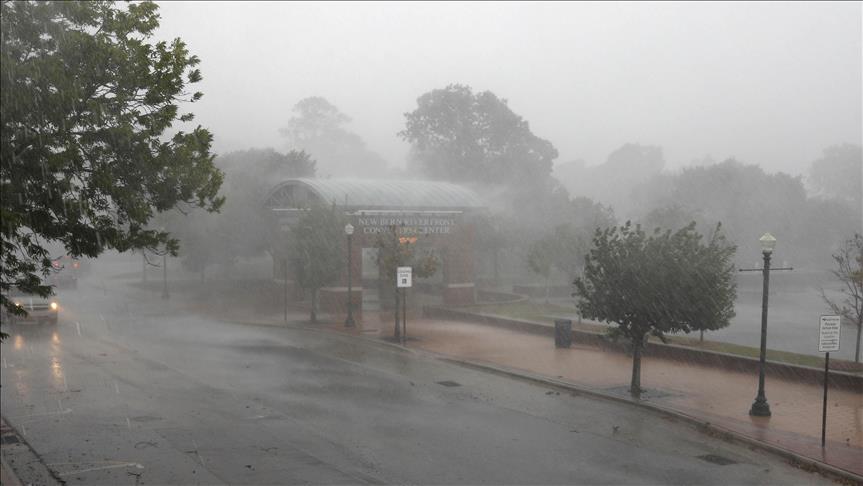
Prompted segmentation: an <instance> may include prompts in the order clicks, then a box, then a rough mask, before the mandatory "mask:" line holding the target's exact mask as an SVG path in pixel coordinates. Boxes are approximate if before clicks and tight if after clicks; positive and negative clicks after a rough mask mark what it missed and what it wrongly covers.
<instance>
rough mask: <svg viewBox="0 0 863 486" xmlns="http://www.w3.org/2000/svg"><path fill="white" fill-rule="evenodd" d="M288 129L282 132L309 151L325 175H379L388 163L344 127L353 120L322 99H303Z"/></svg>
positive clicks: (281, 131) (294, 144) (316, 97)
mask: <svg viewBox="0 0 863 486" xmlns="http://www.w3.org/2000/svg"><path fill="white" fill-rule="evenodd" d="M293 112H294V113H295V114H294V116H292V117H291V119H290V120H288V126H287V128H283V129H281V130H279V133H281V134H282V136H284V137H285V138H287V140H288V144H289V146H290V147H291V148H295V149H302V150H304V151H306V152H309V153H310V154H311V155H313V156H314V157H315V159H316V160H317V161H318V164H319V167H318V172H320V173H321V174H322V175H324V176H327V177H329V176H337V177H344V176H380V175H383V174H384V173H385V172H386V162H385V161H384V160H383V159H382V158H381V156H380V155H378V154H376V153H375V152H373V151H371V150H369V149H368V147H366V143H365V142H364V141H363V139H362V138H361V137H360V136H359V135H357V134H356V133H353V132H351V131H350V130H348V129H347V128H346V127H345V125H346V124H348V123H350V121H351V118H350V117H349V116H347V115H345V114H344V113H342V112H341V111H339V109H338V108H336V107H335V106H333V105H332V104H331V103H330V102H329V101H327V100H326V99H325V98H322V97H320V96H312V97H310V98H305V99H302V100H300V101H299V102H298V103H297V104H296V105H294V108H293Z"/></svg>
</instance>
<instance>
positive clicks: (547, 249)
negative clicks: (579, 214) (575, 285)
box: [528, 224, 597, 281]
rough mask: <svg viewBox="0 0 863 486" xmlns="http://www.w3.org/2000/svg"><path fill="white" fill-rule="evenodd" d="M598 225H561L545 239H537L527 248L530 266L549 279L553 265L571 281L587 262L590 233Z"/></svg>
mask: <svg viewBox="0 0 863 486" xmlns="http://www.w3.org/2000/svg"><path fill="white" fill-rule="evenodd" d="M596 228H597V227H595V226H590V227H584V226H582V227H580V228H578V227H576V226H574V225H572V224H562V225H558V226H557V227H555V228H554V230H553V231H552V232H550V233H548V234H547V235H546V236H545V237H543V238H542V239H539V240H537V241H535V242H534V243H533V244H532V245H531V246H530V249H529V251H528V266H529V267H530V269H531V270H533V271H534V272H536V273H538V274H540V275H542V276H543V277H545V278H546V279H547V278H549V276H550V274H551V270H552V268H555V269H557V270H558V271H560V272H561V273H564V274H565V275H566V276H567V277H568V279H569V280H570V281H571V280H572V279H574V278H575V277H576V275H578V273H579V271H580V270H581V267H582V265H583V264H584V256H585V255H586V254H587V252H588V250H589V248H590V244H591V241H590V234H591V232H593V231H595V229H596Z"/></svg>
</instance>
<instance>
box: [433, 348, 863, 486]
mask: <svg viewBox="0 0 863 486" xmlns="http://www.w3.org/2000/svg"><path fill="white" fill-rule="evenodd" d="M425 352H427V353H429V354H431V355H433V356H436V357H437V358H438V359H440V360H442V361H446V362H449V363H452V364H455V365H459V366H464V367H466V368H472V369H477V370H480V371H487V372H491V373H495V374H499V375H503V376H507V377H510V378H514V379H520V380H526V381H530V382H534V383H538V384H542V385H546V386H552V387H555V388H560V389H563V390H566V391H570V392H575V393H578V394H582V395H590V396H592V397H595V398H600V399H605V400H611V401H614V402H617V403H625V404H629V405H635V406H639V407H642V408H645V409H648V410H651V411H654V412H658V413H661V414H664V415H667V416H670V417H673V418H675V419H679V420H681V421H684V422H686V423H689V424H691V425H694V426H696V428H697V429H699V430H700V431H702V432H708V433H711V434H715V435H718V436H719V437H721V438H723V439H725V440H730V441H736V442H740V443H742V444H745V445H747V446H751V447H755V448H757V449H760V450H762V451H765V452H769V453H772V454H775V455H778V456H780V457H782V458H785V459H787V460H788V461H789V462H790V463H791V464H792V465H795V466H797V467H801V466H803V467H802V468H803V469H813V470H815V471H817V472H819V473H820V474H822V475H825V476H828V477H830V478H831V479H839V480H842V481H849V482H851V483H853V484H861V485H863V476H860V475H857V474H855V473H853V472H851V471H846V470H844V469H841V468H838V467H836V466H833V465H831V464H827V463H825V462H821V461H819V460H817V459H813V458H811V457H807V456H803V455H801V454H798V453H796V452H794V451H790V450H788V449H785V448H784V447H780V446H777V445H774V444H770V443H768V442H762V441H760V440H757V439H753V438H752V437H749V436H747V435H745V434H742V433H740V432H737V431H734V430H731V429H727V428H725V427H723V426H721V425H716V424H713V423H711V422H709V421H706V420H703V419H700V418H698V417H694V416H692V415H689V414H686V413H683V412H680V411H677V410H674V409H671V408H666V407H662V406H659V405H656V404H653V403H649V402H645V401H640V400H635V399H632V398H626V397H621V396H617V395H613V394H610V393H604V392H601V391H598V390H594V389H591V388H587V387H583V386H579V385H576V384H573V383H569V382H566V381H562V380H557V379H554V378H549V377H546V376H542V375H536V374H533V373H530V372H525V371H521V370H514V369H511V368H506V367H502V366H498V365H492V364H488V363H481V362H476V361H470V360H465V359H459V358H452V357H450V356H447V355H442V354H438V353H434V352H430V351H425Z"/></svg>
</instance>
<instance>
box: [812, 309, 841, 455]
mask: <svg viewBox="0 0 863 486" xmlns="http://www.w3.org/2000/svg"><path fill="white" fill-rule="evenodd" d="M841 329H842V318H841V317H840V316H821V322H820V325H819V326H818V352H819V353H827V354H825V355H824V406H823V408H822V410H821V447H822V448H824V443H825V442H824V441H825V438H826V433H827V382H828V381H829V377H830V351H839V331H840V330H841Z"/></svg>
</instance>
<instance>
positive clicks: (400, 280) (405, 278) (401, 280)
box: [396, 267, 413, 288]
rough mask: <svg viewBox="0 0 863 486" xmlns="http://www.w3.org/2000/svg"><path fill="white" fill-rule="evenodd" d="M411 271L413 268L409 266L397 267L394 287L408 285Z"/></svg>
mask: <svg viewBox="0 0 863 486" xmlns="http://www.w3.org/2000/svg"><path fill="white" fill-rule="evenodd" d="M412 272H413V268H411V267H398V269H396V287H398V288H403V287H410V286H411V275H412Z"/></svg>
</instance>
